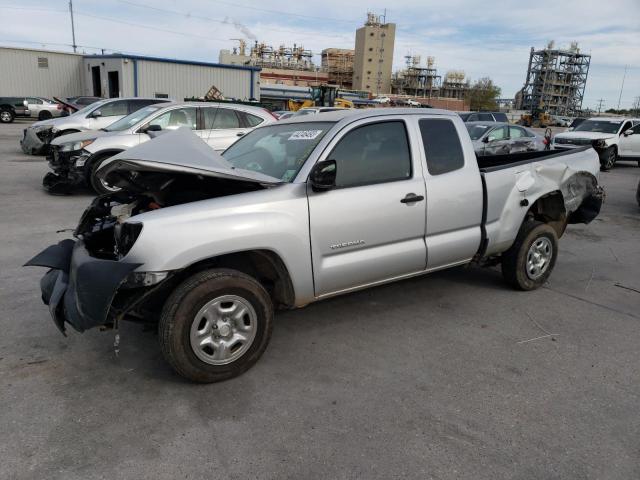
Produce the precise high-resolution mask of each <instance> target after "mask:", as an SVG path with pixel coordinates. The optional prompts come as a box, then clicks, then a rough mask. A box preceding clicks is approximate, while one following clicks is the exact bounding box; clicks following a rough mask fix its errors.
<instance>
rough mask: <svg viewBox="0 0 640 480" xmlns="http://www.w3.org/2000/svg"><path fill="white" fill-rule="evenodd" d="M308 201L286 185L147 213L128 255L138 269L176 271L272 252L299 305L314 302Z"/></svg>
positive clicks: (295, 187) (140, 218) (299, 189)
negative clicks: (237, 255)
mask: <svg viewBox="0 0 640 480" xmlns="http://www.w3.org/2000/svg"><path fill="white" fill-rule="evenodd" d="M308 218H309V217H308V207H307V197H306V191H305V185H304V184H287V185H282V186H281V187H277V188H272V189H266V190H261V191H256V192H249V193H243V194H238V195H230V196H227V197H221V198H214V199H210V200H203V201H199V202H194V203H188V204H183V205H178V206H174V207H169V208H164V209H160V210H155V211H152V212H146V213H143V214H141V215H138V216H135V217H132V218H131V219H130V221H132V222H142V223H143V228H142V232H141V233H140V235H139V237H138V239H137V240H136V242H135V244H134V245H133V247H132V248H131V250H130V251H129V253H128V254H127V256H126V257H125V259H124V260H125V261H127V262H129V263H140V264H142V267H140V269H139V270H141V271H142V270H144V271H171V270H181V269H184V268H187V267H189V266H191V265H193V264H195V263H198V262H201V261H203V260H207V259H210V258H213V257H216V256H221V255H226V254H231V253H237V252H244V251H251V250H268V251H272V252H273V253H275V254H276V255H278V256H279V257H280V258H281V259H282V261H283V263H284V265H285V267H286V268H287V270H288V272H289V275H290V277H291V282H292V285H293V288H294V291H295V292H296V304H304V303H308V302H309V301H311V300H312V299H313V278H312V272H311V254H310V243H309V220H308Z"/></svg>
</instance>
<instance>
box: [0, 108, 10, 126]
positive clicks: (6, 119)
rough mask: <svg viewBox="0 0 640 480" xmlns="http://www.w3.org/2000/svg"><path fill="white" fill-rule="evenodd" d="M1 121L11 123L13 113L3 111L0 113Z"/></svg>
mask: <svg viewBox="0 0 640 480" xmlns="http://www.w3.org/2000/svg"><path fill="white" fill-rule="evenodd" d="M0 120H2V121H3V122H7V123H8V122H10V121H11V113H10V112H8V111H6V110H3V111H2V112H0Z"/></svg>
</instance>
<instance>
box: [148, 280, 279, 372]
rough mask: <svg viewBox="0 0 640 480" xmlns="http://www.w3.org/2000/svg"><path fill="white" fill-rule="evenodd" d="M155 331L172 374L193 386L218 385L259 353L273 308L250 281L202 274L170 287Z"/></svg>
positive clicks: (242, 369)
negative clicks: (186, 380)
mask: <svg viewBox="0 0 640 480" xmlns="http://www.w3.org/2000/svg"><path fill="white" fill-rule="evenodd" d="M158 328H159V337H160V349H161V350H162V354H163V355H164V357H165V359H166V360H167V361H168V362H169V364H170V365H171V366H172V367H173V369H174V370H175V371H176V372H178V373H179V374H180V375H182V376H183V377H185V378H187V379H189V380H192V381H194V382H200V383H211V382H219V381H221V380H226V379H229V378H233V377H235V376H238V375H240V374H241V373H243V372H245V371H246V370H248V369H249V368H250V367H251V366H252V365H253V364H254V363H256V362H257V361H258V359H259V358H260V356H261V355H262V353H263V352H264V351H265V349H266V348H267V344H268V343H269V339H270V337H271V331H272V329H273V304H272V302H271V299H270V297H269V294H268V293H267V292H266V291H265V289H264V288H263V287H262V285H260V283H258V282H257V281H256V280H255V279H253V278H252V277H250V276H248V275H245V274H244V273H241V272H238V271H236V270H230V269H212V270H206V271H203V272H199V273H196V274H194V275H193V276H191V277H189V278H187V279H186V280H185V281H184V282H182V283H181V284H180V285H178V287H176V289H175V290H174V291H173V293H172V294H171V295H170V296H169V298H168V299H167V301H166V303H165V305H164V308H163V311H162V315H161V318H160V323H159V326H158Z"/></svg>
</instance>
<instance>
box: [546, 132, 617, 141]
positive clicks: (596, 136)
mask: <svg viewBox="0 0 640 480" xmlns="http://www.w3.org/2000/svg"><path fill="white" fill-rule="evenodd" d="M615 136H616V135H615V133H603V132H580V131H578V132H565V133H559V134H558V135H556V136H555V138H572V139H574V138H575V139H577V138H585V139H588V140H606V139H608V138H613V137H615Z"/></svg>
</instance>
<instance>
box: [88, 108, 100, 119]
mask: <svg viewBox="0 0 640 480" xmlns="http://www.w3.org/2000/svg"><path fill="white" fill-rule="evenodd" d="M89 116H90V117H91V118H98V117H101V116H102V112H101V111H100V109H98V110H94V111H93V112H91V115H89Z"/></svg>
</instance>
